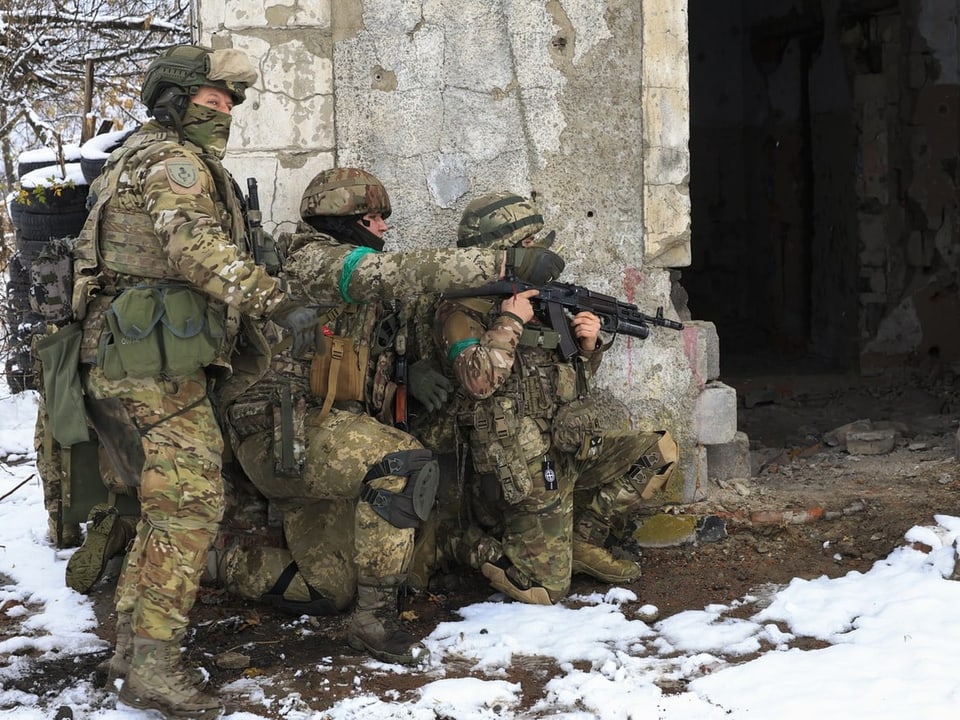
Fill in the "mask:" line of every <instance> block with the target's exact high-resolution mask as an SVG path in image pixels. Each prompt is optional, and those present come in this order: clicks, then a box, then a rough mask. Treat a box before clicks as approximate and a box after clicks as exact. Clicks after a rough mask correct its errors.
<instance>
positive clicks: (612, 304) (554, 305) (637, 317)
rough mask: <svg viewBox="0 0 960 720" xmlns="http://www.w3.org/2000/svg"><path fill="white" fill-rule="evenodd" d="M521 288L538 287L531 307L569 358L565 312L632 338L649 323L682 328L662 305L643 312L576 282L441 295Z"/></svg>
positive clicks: (462, 293) (506, 283) (501, 284)
mask: <svg viewBox="0 0 960 720" xmlns="http://www.w3.org/2000/svg"><path fill="white" fill-rule="evenodd" d="M525 290H538V291H539V293H538V294H537V295H535V296H534V297H532V298H530V302H531V304H532V305H533V311H534V313H536V315H537V317H539V318H540V319H541V320H545V321H547V322H548V323H549V324H550V327H551V328H553V329H554V330H555V331H556V332H558V333H560V354H561V355H562V356H563V359H564V360H569V359H570V358H572V357H573V356H574V355H576V354H577V343H576V340H575V339H574V337H573V332H572V331H571V329H570V321H569V319H568V318H567V312H569V313H571V314H573V315H576V314H577V313H579V312H583V311H584V310H586V311H589V312H592V313H593V314H594V315H596V316H597V317H598V318H600V329H601V330H602V331H603V332H607V333H612V334H614V335H617V334H618V333H623V334H624V335H629V336H631V337H636V338H641V339H643V338H645V337H647V335H649V334H650V325H656V326H658V327H665V328H670V329H671V330H683V323H679V322H677V321H676V320H668V319H667V318H665V317H664V316H663V308H662V307H659V308H657V314H656V315H645V314H643V313H642V312H640V309H639V308H638V307H637V306H636V305H633V304H631V303H626V302H622V301H620V300H617V299H616V298H615V297H611V296H610V295H602V294H601V293H598V292H594V291H593V290H590V289H588V288H585V287H581V286H580V285H572V284H570V283H562V282H552V283H549V284H548V285H543V286H541V287H537V286H536V285H531V284H529V283H525V282H522V281H519V280H498V281H497V282H492V283H490V284H488V285H484V286H482V287H479V288H475V289H472V290H454V291H450V292H445V293H443V294H442V295H441V296H440V297H441V298H442V299H448V298H449V299H454V298H465V297H483V296H490V295H504V296H506V295H515V294H517V293H521V292H523V291H525Z"/></svg>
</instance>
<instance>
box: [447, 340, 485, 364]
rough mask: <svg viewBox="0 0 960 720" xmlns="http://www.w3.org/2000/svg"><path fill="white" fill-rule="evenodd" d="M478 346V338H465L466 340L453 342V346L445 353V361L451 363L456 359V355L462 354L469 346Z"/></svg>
mask: <svg viewBox="0 0 960 720" xmlns="http://www.w3.org/2000/svg"><path fill="white" fill-rule="evenodd" d="M479 344H480V340H479V338H467V339H466V340H461V341H460V342H455V343H454V344H453V345H451V346H450V350H448V351H447V360H449V361H450V362H453V361H454V360H455V359H456V358H457V355H459V354H460V353H462V352H463V351H464V350H466V349H467V348H468V347H470V346H471V345H479Z"/></svg>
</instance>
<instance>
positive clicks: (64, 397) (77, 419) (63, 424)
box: [36, 323, 90, 447]
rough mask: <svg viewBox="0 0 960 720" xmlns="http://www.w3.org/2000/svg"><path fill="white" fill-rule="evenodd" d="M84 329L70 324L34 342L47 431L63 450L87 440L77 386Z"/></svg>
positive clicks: (85, 422) (81, 397)
mask: <svg viewBox="0 0 960 720" xmlns="http://www.w3.org/2000/svg"><path fill="white" fill-rule="evenodd" d="M82 338H83V329H82V327H81V324H80V323H72V324H70V325H67V326H66V327H64V328H63V329H61V330H58V331H57V332H55V333H52V334H50V335H48V336H47V337H44V338H42V339H41V340H39V341H37V345H36V349H37V355H38V356H39V357H40V364H41V367H42V368H43V394H44V402H45V403H46V408H47V415H48V417H49V422H50V432H51V434H52V435H53V439H54V440H56V441H57V442H58V443H60V445H62V446H63V447H70V446H71V445H75V444H77V443H81V442H86V441H88V440H89V439H90V432H89V430H88V429H87V413H86V411H85V410H84V407H83V390H82V389H81V386H80V372H79V370H80V340H81V339H82Z"/></svg>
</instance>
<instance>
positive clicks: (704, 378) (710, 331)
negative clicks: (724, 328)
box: [683, 320, 720, 387]
mask: <svg viewBox="0 0 960 720" xmlns="http://www.w3.org/2000/svg"><path fill="white" fill-rule="evenodd" d="M683 351H684V353H685V354H686V356H687V360H689V361H690V369H691V370H693V376H694V377H695V378H696V379H697V382H698V383H699V385H700V387H704V386H706V384H707V383H708V382H710V381H711V380H716V379H717V378H718V377H720V336H719V335H718V334H717V326H716V325H714V324H713V323H712V322H706V321H703V320H687V321H685V322H684V323H683Z"/></svg>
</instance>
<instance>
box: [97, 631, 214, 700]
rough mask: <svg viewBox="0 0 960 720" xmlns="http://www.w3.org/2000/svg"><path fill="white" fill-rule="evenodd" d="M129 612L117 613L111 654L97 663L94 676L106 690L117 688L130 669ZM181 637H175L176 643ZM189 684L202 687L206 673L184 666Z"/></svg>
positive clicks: (205, 681) (205, 682) (130, 639)
mask: <svg viewBox="0 0 960 720" xmlns="http://www.w3.org/2000/svg"><path fill="white" fill-rule="evenodd" d="M131 620H132V617H131V615H130V613H125V612H122V613H117V642H116V645H115V647H114V651H113V656H112V657H110V658H108V659H106V660H104V661H103V662H102V663H100V664H99V665H97V668H96V670H95V673H96V675H95V677H96V679H97V682H98V683H99V684H100V686H101V687H103V688H105V689H106V690H107V691H108V692H113V691H115V690H116V689H117V680H125V679H126V677H127V673H128V672H129V670H130V661H131V660H132V658H133V623H132V622H131ZM181 639H182V638H180V637H177V638H175V639H174V642H176V643H178V644H179V642H180V641H181ZM184 672H186V674H187V679H188V680H189V681H190V684H191V685H193V686H195V687H198V688H202V687H203V686H204V685H206V684H207V675H206V674H205V673H204V672H203V670H201V669H200V668H198V667H189V668H185V669H184Z"/></svg>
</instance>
